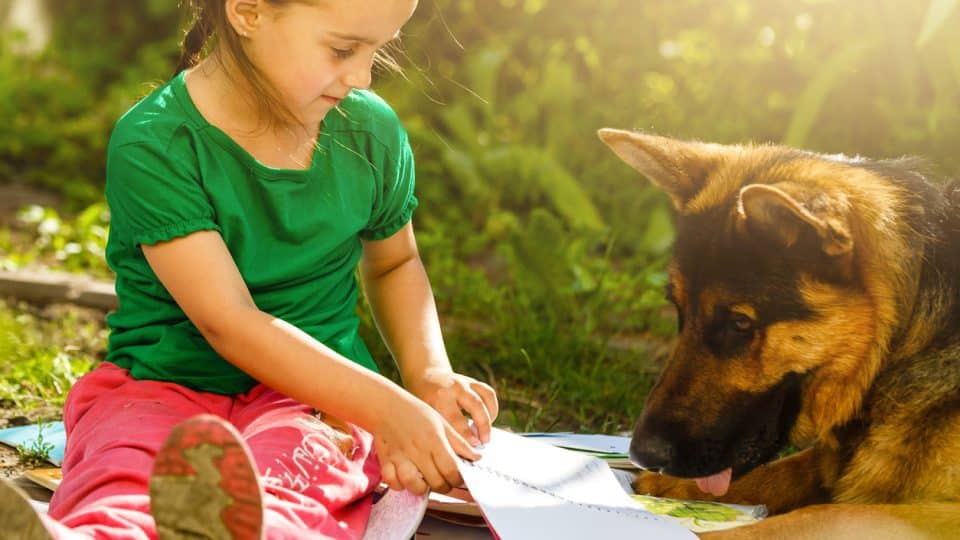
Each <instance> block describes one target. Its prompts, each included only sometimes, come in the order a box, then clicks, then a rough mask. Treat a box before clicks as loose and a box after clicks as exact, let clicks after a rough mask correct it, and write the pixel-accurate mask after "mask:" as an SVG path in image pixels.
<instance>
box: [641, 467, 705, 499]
mask: <svg viewBox="0 0 960 540" xmlns="http://www.w3.org/2000/svg"><path fill="white" fill-rule="evenodd" d="M633 492H634V493H638V494H641V495H653V496H654V497H670V498H671V499H697V500H701V501H705V500H712V499H713V496H711V495H710V494H708V493H704V492H702V491H700V488H698V487H697V483H696V482H694V481H693V480H685V479H683V478H674V477H673V476H667V475H664V474H659V473H652V472H647V471H641V472H640V473H639V474H638V475H637V477H636V478H635V479H634V480H633Z"/></svg>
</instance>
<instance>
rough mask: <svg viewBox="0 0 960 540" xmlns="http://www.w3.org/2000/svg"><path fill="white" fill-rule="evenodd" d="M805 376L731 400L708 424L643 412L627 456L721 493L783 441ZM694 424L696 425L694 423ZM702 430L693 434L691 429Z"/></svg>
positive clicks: (788, 378) (769, 456)
mask: <svg viewBox="0 0 960 540" xmlns="http://www.w3.org/2000/svg"><path fill="white" fill-rule="evenodd" d="M803 379H804V377H803V376H802V375H801V374H797V373H791V374H788V375H787V376H786V377H784V378H783V379H782V380H781V381H780V383H778V384H777V385H775V386H774V387H773V388H770V389H769V390H766V391H764V392H761V393H757V394H744V395H739V396H736V398H735V399H731V400H730V401H729V403H728V405H727V406H726V407H724V410H723V412H722V413H721V414H720V415H719V417H720V418H723V420H722V421H720V422H718V423H717V424H716V425H714V426H710V429H708V430H706V431H704V430H703V429H698V430H696V431H695V430H694V429H691V427H690V426H689V424H690V423H691V422H692V421H695V419H693V420H686V421H685V422H684V423H683V424H681V423H680V422H678V421H677V420H676V416H674V417H673V418H674V420H673V421H664V420H663V418H669V417H670V415H659V414H658V413H657V411H645V412H644V415H643V417H642V418H641V420H640V422H639V423H638V424H637V428H636V430H635V431H634V436H633V441H632V442H631V445H630V457H631V459H632V460H633V462H634V463H636V464H637V465H638V466H640V467H642V468H644V469H647V470H653V471H658V472H662V473H664V474H668V475H670V476H676V477H679V478H691V479H694V480H696V482H697V486H698V487H699V488H700V489H701V490H702V491H704V492H706V493H711V494H713V495H718V496H719V495H722V494H724V493H726V491H727V489H728V488H729V486H730V482H731V481H732V480H733V479H736V478H739V477H741V476H743V475H744V474H746V473H748V472H750V471H751V470H753V469H754V468H756V467H758V466H760V465H762V464H764V463H767V462H769V461H770V460H772V459H773V458H774V457H775V456H776V455H777V453H778V452H779V451H780V450H781V449H783V447H784V446H786V443H787V441H788V437H789V433H790V430H791V429H792V427H793V425H794V423H795V422H796V419H797V415H798V414H799V411H800V398H801V390H802V386H803ZM698 427H699V426H698ZM697 431H699V432H701V433H707V435H706V436H703V435H701V436H698V437H692V436H690V435H688V434H689V433H691V432H697Z"/></svg>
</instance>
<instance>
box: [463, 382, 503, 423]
mask: <svg viewBox="0 0 960 540" xmlns="http://www.w3.org/2000/svg"><path fill="white" fill-rule="evenodd" d="M470 387H471V388H472V389H473V391H474V392H476V393H477V395H478V396H480V399H482V400H483V403H484V405H486V406H487V412H488V413H490V420H491V421H493V420H496V419H497V416H498V415H499V414H500V403H499V402H498V401H497V392H496V390H494V389H493V387H492V386H490V385H489V384H486V383H482V382H480V381H474V382H473V384H471V385H470Z"/></svg>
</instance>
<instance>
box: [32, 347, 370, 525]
mask: <svg viewBox="0 0 960 540" xmlns="http://www.w3.org/2000/svg"><path fill="white" fill-rule="evenodd" d="M201 413H211V414H215V415H218V416H220V417H222V418H224V419H226V420H227V421H229V422H230V423H232V424H233V425H234V426H236V428H237V430H238V431H240V433H241V434H242V435H243V438H244V439H245V440H246V442H247V444H248V445H249V447H250V450H251V453H252V454H253V459H254V461H255V462H256V468H257V470H258V471H259V473H260V475H261V476H262V479H263V484H264V491H265V494H264V496H263V505H264V510H265V518H264V529H265V536H266V538H268V539H286V538H289V539H294V538H296V539H302V538H359V537H361V536H362V535H363V531H364V529H365V527H366V522H367V519H368V517H369V515H370V506H371V502H372V496H371V493H372V491H373V489H374V488H375V487H376V485H377V483H378V482H379V477H380V465H379V463H378V462H377V459H376V456H375V455H374V453H373V438H372V436H371V435H370V434H369V433H367V432H365V431H362V430H360V429H359V428H357V427H355V426H351V427H350V429H352V435H353V440H354V448H353V449H352V451H348V452H347V453H346V454H344V453H343V452H342V451H341V450H340V449H339V448H338V447H337V445H336V444H334V442H332V441H331V440H330V439H329V438H328V437H327V436H326V434H329V432H330V431H329V428H327V427H326V426H325V425H324V424H322V423H320V422H318V421H317V420H316V417H315V416H314V415H313V414H312V413H313V410H312V409H311V408H310V407H308V406H306V405H303V404H301V403H298V402H296V401H294V400H293V399H291V398H289V397H286V396H284V395H282V394H280V393H279V392H276V391H275V390H272V389H270V388H268V387H266V386H264V385H258V386H256V387H254V388H253V389H252V390H250V391H249V392H247V393H246V394H242V395H239V396H223V395H219V394H211V393H206V392H197V391H193V390H190V389H188V388H185V387H183V386H180V385H177V384H173V383H167V382H158V381H138V380H135V379H133V378H132V377H130V375H129V374H128V373H127V371H126V370H125V369H122V368H119V367H117V366H115V365H113V364H109V363H104V364H102V365H101V366H100V367H98V368H96V369H95V370H93V371H92V372H90V373H88V374H87V375H86V376H84V377H83V378H81V379H80V380H79V381H77V383H76V385H74V387H73V388H72V389H71V390H70V394H69V396H68V397H67V403H66V407H65V408H64V423H65V424H66V429H67V441H68V442H67V449H66V456H65V459H64V462H63V472H64V479H63V483H62V484H61V485H60V487H59V489H57V491H56V493H55V494H54V497H53V500H52V501H51V502H50V513H49V516H46V517H45V520H46V523H47V526H48V528H49V529H50V530H51V533H53V535H54V537H55V538H59V539H66V538H110V539H138V540H139V539H148V538H149V539H155V538H156V537H157V533H156V526H155V524H154V521H153V517H151V515H150V502H149V496H148V492H149V479H150V470H151V468H152V466H153V459H154V456H155V455H156V453H157V451H158V450H159V448H160V446H161V445H162V444H163V441H164V439H165V438H166V436H167V434H168V433H169V432H170V430H171V428H173V426H174V425H176V424H178V423H180V422H181V421H183V420H185V419H187V418H189V417H191V416H194V415H196V414H201Z"/></svg>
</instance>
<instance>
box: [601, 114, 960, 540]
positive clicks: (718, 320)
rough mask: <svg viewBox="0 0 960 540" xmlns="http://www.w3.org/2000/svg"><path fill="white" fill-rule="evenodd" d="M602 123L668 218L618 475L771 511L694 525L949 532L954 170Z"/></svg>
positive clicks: (956, 460) (954, 488)
mask: <svg viewBox="0 0 960 540" xmlns="http://www.w3.org/2000/svg"><path fill="white" fill-rule="evenodd" d="M599 136H600V139H601V140H602V141H603V142H604V143H606V145H607V146H609V147H610V149H612V150H613V152H614V153H615V154H616V155H617V156H619V157H620V158H621V159H622V160H623V161H625V162H626V163H627V164H629V165H631V166H632V167H633V168H635V169H636V170H637V171H639V172H640V173H641V174H642V175H644V176H646V177H647V178H648V179H649V180H650V181H652V182H653V184H655V185H656V186H659V187H660V188H661V189H663V190H664V191H665V192H666V193H667V194H668V195H669V197H670V198H671V200H672V202H673V204H674V206H675V209H676V214H677V219H676V230H677V235H676V241H675V244H674V252H673V257H672V260H671V262H670V264H669V271H668V273H669V283H668V285H667V297H668V299H669V300H670V301H671V302H672V303H673V304H674V305H675V307H676V312H677V321H678V328H679V330H678V337H677V340H676V343H675V344H674V346H673V349H672V351H671V353H670V356H669V358H668V359H667V361H666V363H665V365H664V368H663V371H662V372H661V374H660V377H659V379H658V381H657V383H656V384H655V385H654V387H653V388H652V390H651V391H650V393H649V394H648V396H647V399H646V402H645V405H644V410H643V413H642V414H641V417H640V418H639V420H638V421H637V424H636V427H635V428H634V432H633V437H632V440H631V446H630V455H631V459H632V460H633V461H634V462H635V463H636V464H637V465H639V466H640V467H641V468H642V469H644V470H645V471H646V472H642V473H641V474H640V475H638V477H637V479H636V481H635V483H634V488H635V490H636V491H637V492H638V493H650V494H652V495H658V496H667V497H677V498H689V499H713V500H720V501H724V502H733V503H747V504H765V505H766V506H767V508H768V509H769V511H770V513H771V517H768V518H767V519H764V520H762V521H760V522H758V523H756V524H753V525H749V526H745V527H740V528H736V529H730V530H726V531H718V532H714V533H708V534H705V535H704V536H703V538H711V539H713V538H718V539H719V538H723V539H741V538H744V539H754V538H771V539H843V538H864V539H871V540H876V539H897V540H901V539H914V538H918V539H919V538H923V539H927V538H931V539H941V538H953V539H958V538H960V186H958V185H957V184H956V183H954V184H951V185H944V184H943V183H937V182H934V181H932V180H930V179H929V175H928V174H927V173H925V172H924V171H925V170H926V169H925V166H924V164H923V162H921V161H918V160H915V159H912V158H911V159H908V158H905V159H898V160H868V159H863V158H848V157H845V156H842V155H820V154H815V153H812V152H806V151H801V150H796V149H791V148H786V147H783V146H776V145H760V144H751V145H743V146H732V145H720V144H708V143H702V142H697V141H682V140H676V139H672V138H667V137H661V136H656V135H652V134H644V133H635V132H629V131H623V130H617V129H602V130H600V131H599ZM785 449H786V451H785ZM791 452H792V453H791Z"/></svg>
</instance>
